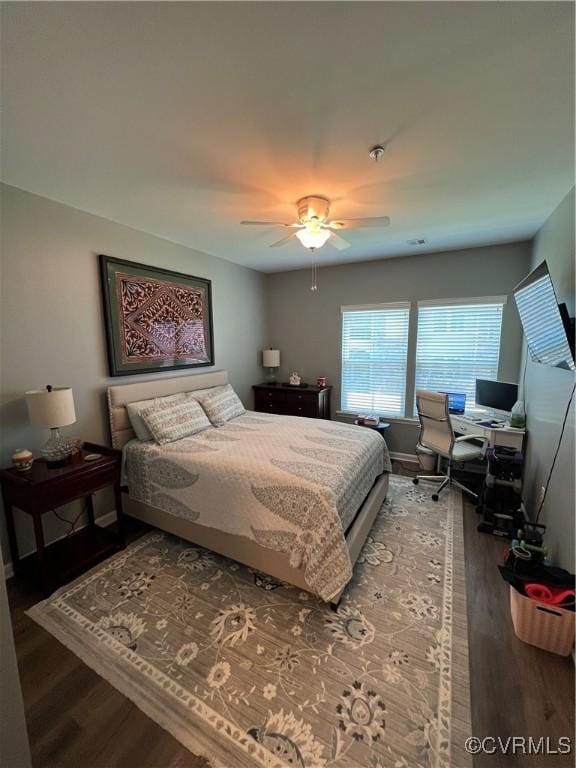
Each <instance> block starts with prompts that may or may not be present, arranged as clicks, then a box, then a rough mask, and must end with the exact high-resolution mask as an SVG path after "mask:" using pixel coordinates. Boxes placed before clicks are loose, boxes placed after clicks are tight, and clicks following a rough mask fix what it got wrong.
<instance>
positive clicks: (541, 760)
mask: <svg viewBox="0 0 576 768" xmlns="http://www.w3.org/2000/svg"><path fill="white" fill-rule="evenodd" d="M394 472H396V473H397V474H403V475H411V474H412V467H410V466H409V465H401V464H399V463H398V462H394ZM476 523H477V516H476V512H475V510H474V507H473V506H472V505H471V504H470V503H468V502H466V504H465V509H464V539H465V555H466V575H467V589H468V632H469V643H470V685H471V699H472V731H473V734H474V735H475V736H479V737H483V736H493V737H498V736H501V737H503V738H506V737H508V736H526V737H528V736H533V737H535V738H536V739H537V738H538V737H540V736H544V737H546V736H549V737H550V738H551V739H552V740H553V743H554V742H555V740H556V739H557V738H558V737H559V736H569V737H571V738H573V737H574V698H573V694H574V666H573V663H572V659H571V658H570V657H568V658H561V657H559V656H554V655H553V654H550V653H545V652H543V651H539V650H537V649H536V648H533V647H531V646H528V645H525V644H524V643H522V642H520V641H519V640H518V639H517V638H516V637H515V635H514V632H513V629H512V625H511V622H510V615H509V608H508V592H507V587H506V585H505V584H504V582H503V581H502V580H501V578H500V574H499V572H498V570H497V568H496V564H497V562H498V561H499V559H500V553H501V551H502V547H503V546H504V543H503V542H502V541H501V540H499V539H496V538H494V537H492V536H487V535H486V534H481V533H478V532H477V531H476ZM140 532H141V529H140V528H139V527H138V526H136V527H134V528H133V530H132V532H131V537H132V538H133V537H136V536H137V535H139V533H140ZM8 592H9V597H10V604H11V612H12V621H13V626H14V636H15V642H16V651H17V655H18V663H19V668H20V676H21V682H22V691H23V696H24V703H25V707H26V716H27V721H28V729H29V735H30V743H31V749H32V757H33V763H34V766H35V768H204V767H205V766H206V765H207V763H206V762H205V761H204V760H203V759H201V758H198V757H195V756H194V755H192V754H191V753H190V752H188V751H187V750H186V749H184V748H183V747H182V746H181V745H180V744H179V743H178V742H177V741H176V740H175V739H173V738H172V736H170V734H168V733H167V732H166V731H164V730H162V729H161V728H160V727H159V726H158V725H156V724H155V723H154V722H153V721H151V720H150V719H148V718H147V717H146V716H145V715H144V714H142V713H141V712H140V710H139V709H138V708H137V707H136V706H135V705H133V704H132V703H131V702H130V701H129V700H128V699H127V698H126V697H125V696H123V695H122V694H120V693H118V691H116V690H115V689H114V688H112V686H111V685H109V684H108V683H106V682H105V681H104V680H103V679H102V678H101V677H99V676H98V675H97V674H96V673H95V672H93V671H92V670H91V669H89V668H88V667H87V666H86V665H85V664H83V663H82V662H81V661H80V660H79V659H78V658H77V657H76V656H74V654H72V653H71V652H70V651H68V650H67V649H66V648H64V646H62V645H61V644H60V643H59V642H58V641H57V640H55V639H54V638H53V637H52V636H51V635H49V634H48V633H47V632H45V631H44V630H43V629H42V628H41V627H39V626H38V625H37V624H35V623H34V622H33V621H31V620H30V619H29V618H28V617H27V616H26V615H25V613H24V612H25V610H26V609H27V608H29V607H30V606H31V605H33V604H34V603H35V602H37V601H38V600H40V599H41V595H40V594H39V593H37V592H35V591H34V590H33V589H31V588H30V587H27V586H26V585H23V584H21V583H16V582H15V581H14V580H13V579H12V580H10V581H9V582H8ZM573 743H574V742H573ZM573 765H574V758H573V756H570V755H568V756H561V755H558V756H547V757H542V756H540V757H536V756H531V757H527V756H520V755H516V756H513V755H510V754H509V755H502V754H494V755H483V756H476V758H475V761H474V766H475V768H487V767H488V766H490V768H510V767H512V766H513V767H514V768H523V767H524V766H534V768H536V766H546V768H548V766H549V767H550V768H559V767H560V766H562V768H564V766H573ZM3 768H18V767H17V766H3ZM451 768H459V767H458V766H452V767H451Z"/></svg>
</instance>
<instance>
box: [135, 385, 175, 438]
mask: <svg viewBox="0 0 576 768" xmlns="http://www.w3.org/2000/svg"><path fill="white" fill-rule="evenodd" d="M185 399H186V393H185V392H178V393H177V394H176V395H167V396H166V397H154V398H152V400H138V401H137V402H135V403H128V405H127V406H126V411H127V413H128V418H129V419H130V424H132V429H133V430H134V432H135V433H136V437H137V438H138V440H153V439H154V438H153V437H152V434H151V432H150V430H149V429H148V427H147V426H146V424H145V423H144V421H143V419H142V415H141V414H142V411H146V410H148V409H149V408H152V407H154V408H165V407H166V406H167V405H172V403H177V402H179V401H181V400H185Z"/></svg>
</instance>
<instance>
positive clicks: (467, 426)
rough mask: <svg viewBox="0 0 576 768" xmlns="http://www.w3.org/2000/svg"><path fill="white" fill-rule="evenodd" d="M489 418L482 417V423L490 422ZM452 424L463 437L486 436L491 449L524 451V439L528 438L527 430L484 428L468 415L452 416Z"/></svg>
mask: <svg viewBox="0 0 576 768" xmlns="http://www.w3.org/2000/svg"><path fill="white" fill-rule="evenodd" d="M489 418H490V417H489V416H486V417H482V421H488V420H489ZM450 423H451V424H452V429H453V430H454V432H458V433H459V434H462V435H484V436H485V437H487V438H488V443H489V445H490V447H491V448H492V447H494V446H496V445H501V446H506V447H507V448H515V449H516V450H518V451H521V450H522V446H523V445H524V438H525V437H526V430H525V429H516V428H515V427H508V426H506V427H483V426H481V425H480V424H479V423H478V422H477V421H475V420H473V419H472V418H470V416H469V415H468V414H464V415H456V414H450Z"/></svg>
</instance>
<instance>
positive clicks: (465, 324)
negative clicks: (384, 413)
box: [414, 296, 506, 410]
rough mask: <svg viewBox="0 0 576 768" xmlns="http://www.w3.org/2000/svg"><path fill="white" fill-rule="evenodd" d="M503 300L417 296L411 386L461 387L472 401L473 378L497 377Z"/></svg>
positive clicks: (468, 402)
mask: <svg viewBox="0 0 576 768" xmlns="http://www.w3.org/2000/svg"><path fill="white" fill-rule="evenodd" d="M505 303H506V297H505V296H504V297H495V298H490V299H467V300H465V301H462V302H446V301H445V302H442V303H440V302H419V304H418V343H417V348H416V388H417V389H431V390H435V391H445V392H465V393H466V405H467V406H469V405H472V406H473V405H474V404H475V397H476V379H497V378H498V359H499V356H500V333H501V328H502V310H503V305H504V304H505ZM414 410H416V409H414Z"/></svg>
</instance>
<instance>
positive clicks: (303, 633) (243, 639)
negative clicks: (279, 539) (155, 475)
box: [29, 476, 471, 768]
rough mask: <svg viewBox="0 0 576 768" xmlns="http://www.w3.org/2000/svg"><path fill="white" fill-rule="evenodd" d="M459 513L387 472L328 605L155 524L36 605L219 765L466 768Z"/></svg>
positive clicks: (93, 663)
mask: <svg viewBox="0 0 576 768" xmlns="http://www.w3.org/2000/svg"><path fill="white" fill-rule="evenodd" d="M462 510H463V505H462V498H461V495H460V494H459V492H456V491H450V492H447V493H445V494H443V496H442V498H441V500H440V501H439V502H438V503H434V502H432V501H431V500H430V492H425V490H424V489H423V488H422V486H418V487H417V486H414V485H413V484H412V482H411V481H410V479H408V478H403V477H398V476H392V477H391V483H390V491H389V496H388V499H387V501H386V502H385V503H384V505H383V507H382V509H381V511H380V514H379V516H378V519H377V521H376V523H375V525H374V527H373V529H372V531H371V535H370V538H369V539H368V540H367V542H366V545H365V546H364V549H363V551H362V553H361V556H360V558H359V560H358V563H357V565H356V567H355V572H354V578H353V581H352V582H351V584H350V585H349V587H348V589H347V591H346V593H345V596H344V598H343V600H342V602H341V605H340V607H339V610H338V611H337V612H334V611H332V610H331V609H330V608H329V607H328V606H326V605H324V604H322V603H321V602H320V601H319V600H317V599H315V598H313V597H312V596H310V595H309V594H307V593H306V592H302V591H300V590H298V589H296V588H293V587H289V586H287V585H284V584H282V583H280V582H277V581H275V580H273V579H271V578H269V577H267V576H266V575H264V574H262V573H259V572H255V571H252V570H250V569H249V568H246V567H244V566H241V565H239V564H237V563H234V562H232V561H230V560H227V559H225V558H222V557H219V556H217V555H214V554H213V553H211V552H208V551H206V550H203V549H200V548H197V547H194V546H191V545H190V544H188V543H187V542H185V541H183V540H181V539H177V538H175V537H172V536H170V535H168V534H163V533H160V532H153V533H149V534H147V535H145V536H144V537H143V538H141V539H139V540H138V541H137V542H135V543H134V544H132V545H131V546H130V547H128V548H127V549H126V550H124V552H121V553H119V554H118V555H116V556H114V557H112V558H111V559H110V560H108V561H106V562H105V563H103V564H102V565H100V566H98V567H96V568H95V569H93V570H92V571H91V572H90V573H88V574H86V575H84V576H82V577H81V578H80V579H78V580H77V581H76V582H74V583H73V584H71V585H68V586H66V587H64V588H63V589H61V590H59V591H58V592H57V593H55V594H54V595H52V597H50V598H49V599H48V600H45V601H44V602H42V603H40V604H38V605H36V606H35V607H33V608H32V609H31V610H30V611H29V615H30V616H31V617H32V618H33V619H34V620H35V621H37V622H38V623H39V624H40V625H41V626H43V627H44V628H45V629H46V630H48V631H49V632H50V633H52V634H53V635H54V636H55V637H56V638H57V639H58V640H60V641H61V642H62V643H64V645H66V646H67V647H68V648H69V649H71V650H72V651H73V652H74V653H75V654H77V655H78V656H79V657H80V658H81V659H82V660H83V661H84V662H85V663H86V664H88V665H89V666H90V667H92V668H93V669H94V670H96V672H98V673H99V674H100V675H101V676H102V677H104V678H105V679H106V680H108V681H109V682H110V683H111V684H112V685H113V686H114V687H116V688H117V689H118V690H119V691H121V692H122V693H123V694H124V695H126V696H127V697H128V698H129V699H131V700H132V701H133V702H134V703H135V704H136V705H137V706H138V707H140V708H141V709H142V710H143V711H144V712H145V713H146V714H147V715H148V716H149V717H150V718H152V719H153V720H155V721H156V722H157V723H159V724H160V725H161V726H162V727H163V728H165V729H166V730H168V731H169V732H170V733H171V734H173V735H174V736H175V737H176V738H177V739H178V740H179V741H180V742H181V743H182V744H184V745H185V746H186V747H187V748H188V749H189V750H190V751H191V752H193V753H195V754H197V755H203V756H205V757H207V758H208V760H209V761H210V762H211V764H212V765H213V766H214V768H217V767H220V766H222V767H225V768H247V767H249V766H267V767H269V768H285V766H297V768H328V767H330V768H360V766H361V767H362V768H433V767H434V768H454V767H455V766H457V767H458V768H466V766H468V765H470V764H471V763H470V760H469V758H468V756H467V755H466V753H465V752H464V748H463V745H464V742H465V740H466V738H467V737H468V736H470V733H471V729H470V707H469V682H468V655H467V626H466V599H465V580H464V555H463V540H462V539H463V537H462Z"/></svg>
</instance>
